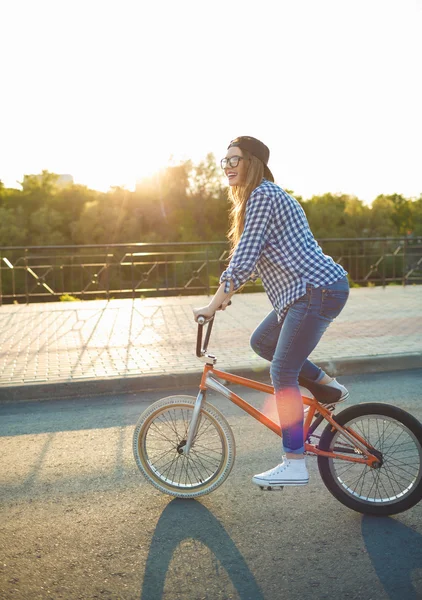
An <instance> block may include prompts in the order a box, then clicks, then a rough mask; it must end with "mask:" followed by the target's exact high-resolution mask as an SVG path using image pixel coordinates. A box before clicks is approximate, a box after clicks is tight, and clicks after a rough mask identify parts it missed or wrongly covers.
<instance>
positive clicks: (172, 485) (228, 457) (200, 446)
mask: <svg viewBox="0 0 422 600" xmlns="http://www.w3.org/2000/svg"><path fill="white" fill-rule="evenodd" d="M195 401H196V398H194V397H192V396H169V397H167V398H162V399H161V400H158V401H157V402H154V403H153V404H151V406H149V408H147V410H146V411H145V412H144V413H143V414H142V415H141V416H140V417H139V420H138V422H137V424H136V426H135V430H134V434H133V453H134V457H135V461H136V464H137V466H138V468H139V470H140V471H141V473H142V474H143V475H144V477H145V478H146V479H147V480H148V481H149V482H150V483H151V484H152V485H153V486H155V487H156V488H157V489H159V490H160V491H161V492H164V493H165V494H170V495H171V496H177V497H178V498H197V497H198V496H203V495H205V494H208V493H210V492H212V491H214V490H215V489H217V488H218V487H219V486H220V485H221V484H222V483H223V482H224V481H225V480H226V479H227V477H228V476H229V474H230V471H231V469H232V467H233V464H234V459H235V455H236V447H235V441H234V436H233V432H232V430H231V428H230V425H229V424H228V422H227V420H226V419H225V417H224V416H223V415H222V414H221V413H220V411H219V410H217V409H216V408H215V407H214V406H212V405H211V404H208V403H207V402H205V401H204V402H203V404H202V407H201V417H200V418H201V421H200V424H199V427H198V432H197V435H196V437H195V440H194V443H193V445H192V448H191V451H190V453H189V454H188V455H186V454H183V453H180V449H181V448H182V447H183V445H184V443H186V438H187V431H188V427H189V423H190V419H191V417H192V411H193V407H194V404H195Z"/></svg>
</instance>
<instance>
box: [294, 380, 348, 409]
mask: <svg viewBox="0 0 422 600" xmlns="http://www.w3.org/2000/svg"><path fill="white" fill-rule="evenodd" d="M299 385H302V386H303V387H304V388H306V389H307V390H309V391H310V392H311V393H312V394H313V396H314V398H315V399H316V400H318V402H320V403H321V404H335V403H336V402H338V401H339V400H340V398H341V391H340V390H336V389H335V388H331V387H327V386H326V385H322V384H321V383H316V382H315V381H312V380H311V379H307V378H306V377H301V376H300V375H299Z"/></svg>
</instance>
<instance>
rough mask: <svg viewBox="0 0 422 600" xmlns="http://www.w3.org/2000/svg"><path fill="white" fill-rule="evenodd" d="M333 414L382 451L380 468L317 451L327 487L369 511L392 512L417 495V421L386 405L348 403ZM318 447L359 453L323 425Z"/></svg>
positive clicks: (421, 458) (421, 475) (421, 447)
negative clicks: (350, 404) (353, 404)
mask: <svg viewBox="0 0 422 600" xmlns="http://www.w3.org/2000/svg"><path fill="white" fill-rule="evenodd" d="M334 419H335V420H336V421H337V423H339V424H340V425H342V426H343V427H345V428H347V429H349V430H353V431H355V432H356V433H357V434H358V435H359V436H360V437H361V438H364V439H365V440H366V442H367V443H368V444H369V445H370V446H371V447H372V448H374V449H375V450H377V451H378V452H380V453H381V455H382V464H381V467H380V468H377V469H374V468H371V467H368V466H367V465H363V464H359V463H353V462H347V461H344V460H339V459H333V458H327V457H323V456H318V468H319V471H320V474H321V477H322V480H323V482H324V483H325V485H326V487H327V488H328V490H329V491H330V492H331V493H332V494H333V496H335V498H337V500H339V501H340V502H341V503H342V504H344V505H345V506H348V507H349V508H351V509H353V510H356V511H357V512H360V513H364V514H368V515H378V516H385V515H393V514H397V513H400V512H403V511H404V510H408V509H409V508H411V507H412V506H414V505H415V504H417V503H418V502H419V501H420V500H421V499H422V425H421V423H419V421H418V420H417V419H415V418H414V417H413V416H412V415H410V414H409V413H407V412H406V411H404V410H402V409H400V408H398V407H396V406H390V405H388V404H381V403H368V404H358V405H356V406H351V407H350V408H347V409H346V410H344V411H342V412H341V413H339V414H338V415H337V416H335V417H334ZM319 448H320V449H321V450H325V451H330V452H334V451H335V452H336V453H339V454H343V455H344V456H350V455H353V454H354V455H361V453H360V451H359V450H358V449H357V448H354V447H353V445H352V444H351V442H349V440H348V439H346V438H345V436H344V434H343V433H342V432H341V431H337V430H336V429H334V428H333V427H332V425H331V424H328V425H327V427H326V428H325V429H324V431H323V433H322V436H321V439H320V443H319Z"/></svg>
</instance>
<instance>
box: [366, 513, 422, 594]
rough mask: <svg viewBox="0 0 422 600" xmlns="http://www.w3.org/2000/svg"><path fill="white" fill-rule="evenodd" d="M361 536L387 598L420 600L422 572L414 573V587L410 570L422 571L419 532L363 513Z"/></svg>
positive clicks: (421, 550)
mask: <svg viewBox="0 0 422 600" xmlns="http://www.w3.org/2000/svg"><path fill="white" fill-rule="evenodd" d="M362 537H363V540H364V542H365V546H366V549H367V551H368V555H369V557H370V559H371V561H372V564H373V566H374V569H375V571H376V574H377V576H378V579H379V580H380V582H381V584H382V585H383V587H384V589H385V591H386V593H387V594H388V598H390V600H403V599H404V598H405V599H406V600H418V598H419V599H420V598H421V597H422V579H421V575H422V573H417V577H418V582H416V587H415V583H414V582H412V573H413V572H414V571H416V569H421V570H422V535H421V534H420V533H418V532H416V531H413V530H412V529H410V528H409V527H407V526H406V525H403V523H400V522H399V521H396V520H395V519H392V518H390V517H377V518H373V517H368V516H364V517H363V519H362ZM415 574H416V573H415ZM415 579H416V578H415Z"/></svg>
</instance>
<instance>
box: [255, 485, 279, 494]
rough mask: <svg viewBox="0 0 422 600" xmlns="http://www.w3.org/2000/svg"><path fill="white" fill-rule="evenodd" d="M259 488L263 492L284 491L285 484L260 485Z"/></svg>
mask: <svg viewBox="0 0 422 600" xmlns="http://www.w3.org/2000/svg"><path fill="white" fill-rule="evenodd" d="M259 489H260V490H261V492H277V491H279V492H282V491H283V490H284V485H265V486H264V485H260V486H259Z"/></svg>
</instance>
